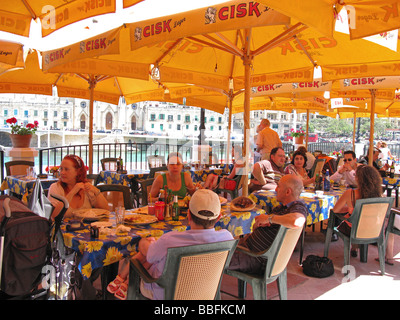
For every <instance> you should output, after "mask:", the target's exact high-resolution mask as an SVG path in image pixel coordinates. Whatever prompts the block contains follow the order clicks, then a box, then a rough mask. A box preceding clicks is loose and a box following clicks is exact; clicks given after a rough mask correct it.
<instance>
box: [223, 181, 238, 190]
mask: <svg viewBox="0 0 400 320" xmlns="http://www.w3.org/2000/svg"><path fill="white" fill-rule="evenodd" d="M235 188H236V181H234V180H226V181H225V189H227V190H235Z"/></svg>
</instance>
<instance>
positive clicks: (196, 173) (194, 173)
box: [190, 169, 223, 183]
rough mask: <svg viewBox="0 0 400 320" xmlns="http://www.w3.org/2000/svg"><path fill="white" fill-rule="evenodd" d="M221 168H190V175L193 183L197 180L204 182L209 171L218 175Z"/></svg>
mask: <svg viewBox="0 0 400 320" xmlns="http://www.w3.org/2000/svg"><path fill="white" fill-rule="evenodd" d="M222 172H223V169H198V170H196V169H190V175H191V177H192V180H193V182H194V183H197V182H205V181H206V179H207V176H208V175H209V174H210V173H213V174H216V175H218V176H219V175H220V174H222Z"/></svg>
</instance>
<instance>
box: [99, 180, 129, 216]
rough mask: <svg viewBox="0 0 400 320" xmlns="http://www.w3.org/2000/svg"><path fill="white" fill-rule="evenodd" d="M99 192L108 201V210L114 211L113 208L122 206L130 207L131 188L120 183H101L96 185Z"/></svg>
mask: <svg viewBox="0 0 400 320" xmlns="http://www.w3.org/2000/svg"><path fill="white" fill-rule="evenodd" d="M97 188H99V190H100V192H101V193H102V194H103V195H104V197H105V198H106V199H107V201H108V206H109V210H110V211H115V208H117V207H119V206H124V207H125V209H132V208H133V205H132V198H131V189H130V188H129V187H128V186H123V185H122V184H101V185H97Z"/></svg>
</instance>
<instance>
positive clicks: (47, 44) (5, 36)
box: [0, 0, 228, 51]
mask: <svg viewBox="0 0 400 320" xmlns="http://www.w3.org/2000/svg"><path fill="white" fill-rule="evenodd" d="M227 1H228V0H222V1H221V0H144V1H142V2H140V3H138V4H137V5H134V6H132V7H130V8H127V9H122V0H118V1H117V9H116V13H113V14H105V15H102V16H96V17H93V18H89V19H86V20H83V21H80V22H77V23H75V24H72V25H69V26H66V27H64V28H62V29H60V30H57V31H55V32H53V33H52V34H50V35H48V36H47V37H45V38H42V37H41V31H40V23H37V22H35V21H33V22H32V24H31V33H30V36H29V38H26V37H21V36H17V35H13V34H10V33H7V32H2V31H0V39H2V40H10V41H15V42H20V43H22V44H24V47H25V49H27V48H35V49H38V50H40V51H46V50H51V49H56V48H59V47H62V46H65V45H69V44H72V43H75V42H78V41H81V40H83V39H87V38H90V37H93V36H95V35H97V34H100V33H103V32H105V31H107V30H110V29H113V28H117V27H119V26H121V25H123V24H124V23H131V22H135V21H140V20H147V19H152V18H155V17H160V16H165V15H169V14H174V13H178V12H183V11H189V10H193V9H197V8H202V7H207V6H209V5H212V4H218V3H223V2H227ZM94 19H95V20H96V21H97V23H93V20H94ZM87 27H88V28H87Z"/></svg>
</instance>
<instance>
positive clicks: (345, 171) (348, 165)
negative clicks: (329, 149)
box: [330, 150, 358, 186]
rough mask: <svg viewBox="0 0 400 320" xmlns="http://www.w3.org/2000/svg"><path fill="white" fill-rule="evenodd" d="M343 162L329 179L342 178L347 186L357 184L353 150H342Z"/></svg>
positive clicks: (355, 158)
mask: <svg viewBox="0 0 400 320" xmlns="http://www.w3.org/2000/svg"><path fill="white" fill-rule="evenodd" d="M343 155H344V159H343V161H344V163H343V166H341V167H339V168H338V170H337V171H336V172H335V173H334V174H333V175H331V176H330V179H331V180H333V181H335V182H339V181H340V180H342V179H344V180H345V184H347V185H349V186H357V183H356V169H357V167H358V164H357V157H356V154H355V153H354V152H353V151H350V150H349V151H345V152H344V154H343Z"/></svg>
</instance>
